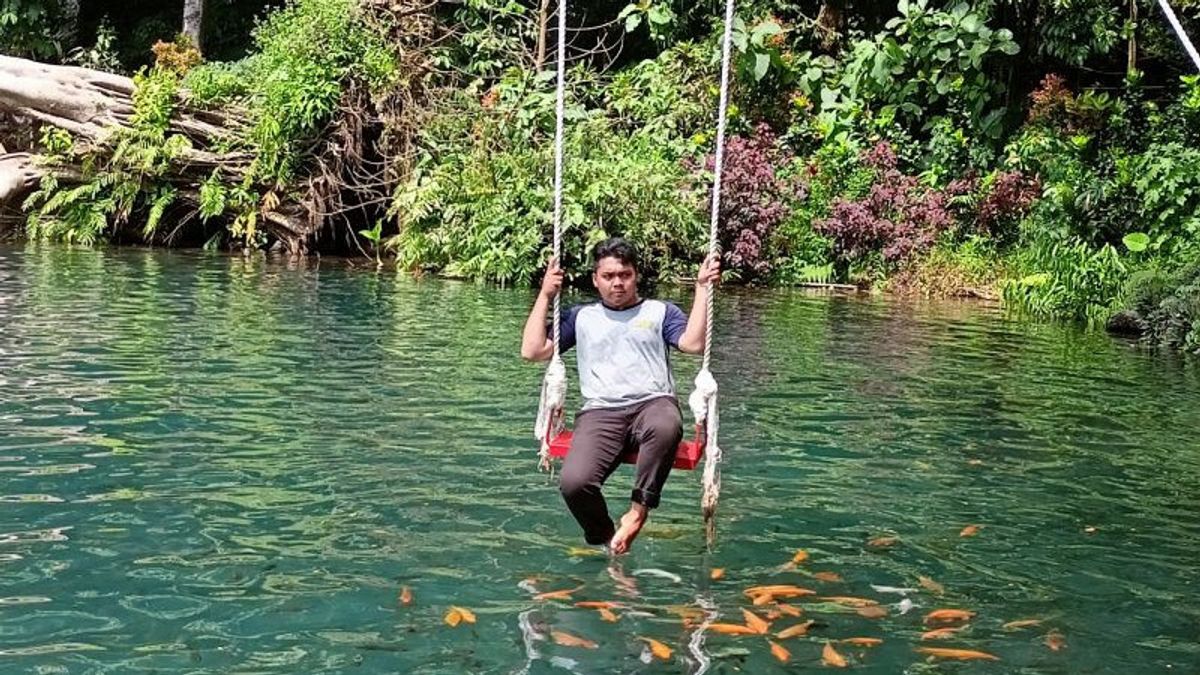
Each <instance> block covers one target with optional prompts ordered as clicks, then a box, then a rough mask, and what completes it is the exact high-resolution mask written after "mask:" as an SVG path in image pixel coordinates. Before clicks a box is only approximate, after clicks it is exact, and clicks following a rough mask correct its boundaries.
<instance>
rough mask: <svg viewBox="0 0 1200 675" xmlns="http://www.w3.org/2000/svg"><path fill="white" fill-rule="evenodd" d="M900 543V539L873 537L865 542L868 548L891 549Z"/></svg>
mask: <svg viewBox="0 0 1200 675" xmlns="http://www.w3.org/2000/svg"><path fill="white" fill-rule="evenodd" d="M899 542H900V537H875V538H874V539H870V540H868V541H867V547H868V548H891V547H893V546H895V545H896V544H897V543H899Z"/></svg>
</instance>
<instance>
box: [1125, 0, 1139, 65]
mask: <svg viewBox="0 0 1200 675" xmlns="http://www.w3.org/2000/svg"><path fill="white" fill-rule="evenodd" d="M1137 3H1138V0H1129V25H1130V31H1129V53H1128V54H1127V55H1126V63H1125V74H1126V75H1127V76H1129V77H1132V76H1133V74H1134V73H1135V72H1137V22H1138V6H1137Z"/></svg>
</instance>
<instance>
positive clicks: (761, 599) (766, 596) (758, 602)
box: [750, 593, 775, 607]
mask: <svg viewBox="0 0 1200 675" xmlns="http://www.w3.org/2000/svg"><path fill="white" fill-rule="evenodd" d="M772 602H775V596H773V595H771V594H770V593H759V594H758V595H756V596H754V599H753V600H752V601H751V603H750V604H752V605H754V606H755V607H762V606H763V605H769V604H771V603H772Z"/></svg>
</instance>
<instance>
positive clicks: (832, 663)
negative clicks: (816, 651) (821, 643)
mask: <svg viewBox="0 0 1200 675" xmlns="http://www.w3.org/2000/svg"><path fill="white" fill-rule="evenodd" d="M821 663H822V664H824V665H826V666H829V667H831V668H845V667H846V666H848V665H850V664H849V663H848V662H847V661H846V657H844V656H842V655H841V654H839V653H838V652H837V650H836V649H834V648H833V645H832V644H830V643H829V642H826V643H825V649H822V650H821Z"/></svg>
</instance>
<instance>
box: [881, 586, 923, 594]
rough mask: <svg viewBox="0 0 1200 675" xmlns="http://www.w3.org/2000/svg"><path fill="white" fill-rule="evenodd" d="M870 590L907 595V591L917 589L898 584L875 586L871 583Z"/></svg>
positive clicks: (911, 591)
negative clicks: (902, 586)
mask: <svg viewBox="0 0 1200 675" xmlns="http://www.w3.org/2000/svg"><path fill="white" fill-rule="evenodd" d="M871 590H873V591H875V592H876V593H892V594H895V595H908V594H909V593H916V592H917V589H915V588H901V587H899V586H876V585H875V584H871Z"/></svg>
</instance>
